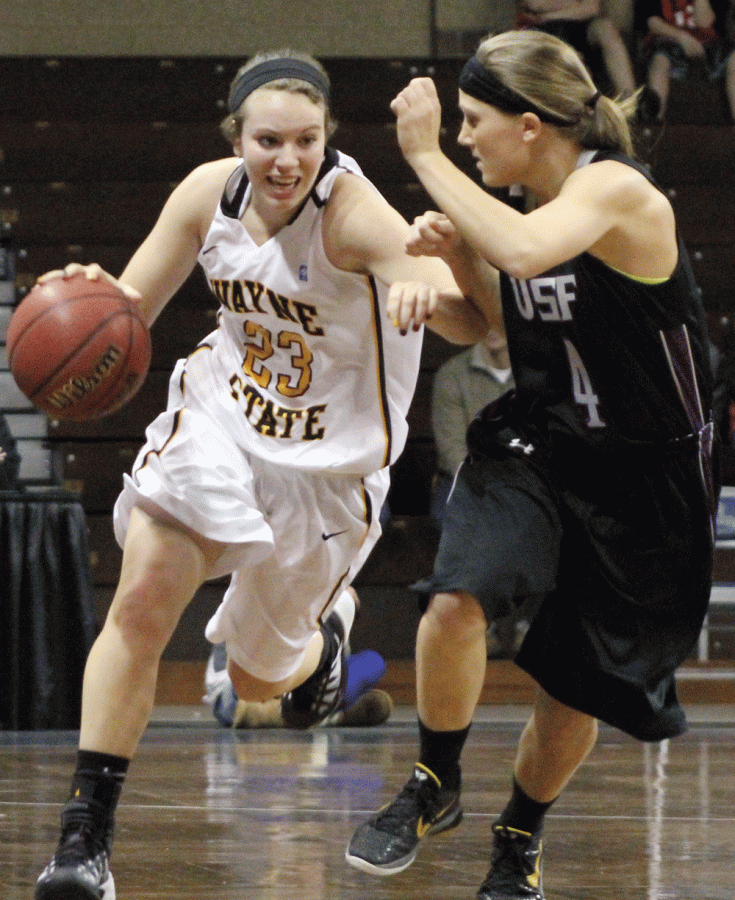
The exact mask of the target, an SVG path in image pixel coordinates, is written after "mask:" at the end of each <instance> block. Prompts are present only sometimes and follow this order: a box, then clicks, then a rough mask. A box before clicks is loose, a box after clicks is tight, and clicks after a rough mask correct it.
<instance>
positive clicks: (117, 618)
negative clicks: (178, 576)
mask: <svg viewBox="0 0 735 900" xmlns="http://www.w3.org/2000/svg"><path fill="white" fill-rule="evenodd" d="M173 590H174V587H173V585H171V584H169V583H167V581H166V580H165V579H163V580H161V579H158V578H155V577H153V578H145V579H142V580H140V581H138V582H136V583H135V584H133V585H128V586H126V587H124V588H118V593H117V594H116V596H115V599H114V601H113V605H112V607H111V610H110V614H109V616H108V624H109V625H110V626H112V627H115V628H117V629H118V631H119V632H120V634H121V636H122V639H123V641H124V643H125V644H126V646H127V647H128V648H129V650H130V652H131V653H133V654H134V655H140V656H156V655H160V654H161V653H162V652H163V649H164V648H165V647H166V644H168V642H169V640H170V639H171V636H172V634H173V633H174V630H175V628H176V625H177V624H178V621H179V618H180V616H181V611H182V610H183V608H184V606H185V605H186V604H185V603H184V602H182V603H172V602H171V598H172V591H173Z"/></svg>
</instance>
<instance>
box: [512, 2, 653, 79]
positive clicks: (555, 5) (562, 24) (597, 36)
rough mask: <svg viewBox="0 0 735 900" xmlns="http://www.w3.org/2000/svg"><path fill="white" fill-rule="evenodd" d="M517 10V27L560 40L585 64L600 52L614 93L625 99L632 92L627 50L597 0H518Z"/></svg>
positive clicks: (630, 67)
mask: <svg viewBox="0 0 735 900" xmlns="http://www.w3.org/2000/svg"><path fill="white" fill-rule="evenodd" d="M516 10H517V16H516V27H518V28H535V29H537V30H539V31H545V32H547V33H549V34H553V35H555V36H556V37H558V38H561V39H562V40H563V41H566V42H567V43H568V44H571V45H572V47H574V48H575V50H576V51H577V52H578V53H579V54H580V55H581V56H582V57H583V58H584V59H585V61H586V62H587V64H588V65H589V64H590V60H589V57H590V55H591V51H597V52H599V53H600V54H601V56H602V62H603V65H604V68H605V75H606V76H607V78H608V80H609V82H610V84H611V86H612V88H613V90H614V91H615V92H616V93H617V94H618V95H620V96H624V97H629V96H630V95H631V94H633V93H634V92H635V89H636V85H635V76H634V74H633V66H632V63H631V60H630V55H629V53H628V49H627V47H626V46H625V43H624V41H623V38H622V37H621V35H620V32H619V31H618V29H617V26H616V25H615V23H614V22H613V21H612V19H609V18H608V17H607V16H604V15H602V4H601V2H600V0H517V3H516ZM592 68H594V66H593V67H592Z"/></svg>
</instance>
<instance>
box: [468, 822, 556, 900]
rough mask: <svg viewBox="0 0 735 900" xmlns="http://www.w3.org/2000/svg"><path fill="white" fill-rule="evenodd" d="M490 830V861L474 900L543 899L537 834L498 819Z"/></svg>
mask: <svg viewBox="0 0 735 900" xmlns="http://www.w3.org/2000/svg"><path fill="white" fill-rule="evenodd" d="M492 831H493V855H492V862H491V865H490V871H489V872H488V873H487V877H486V878H485V880H484V881H483V883H482V885H481V887H480V890H479V891H478V892H477V900H544V895H543V893H542V891H541V852H542V849H543V842H542V840H541V833H540V832H536V833H535V834H529V833H528V832H527V831H519V830H518V829H516V828H509V827H508V826H507V825H501V824H500V823H498V822H496V823H495V824H494V825H493V826H492Z"/></svg>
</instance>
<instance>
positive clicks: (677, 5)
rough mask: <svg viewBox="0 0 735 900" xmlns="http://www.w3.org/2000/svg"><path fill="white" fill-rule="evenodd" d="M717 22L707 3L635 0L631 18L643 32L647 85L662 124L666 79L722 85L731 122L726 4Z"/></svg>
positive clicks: (733, 99)
mask: <svg viewBox="0 0 735 900" xmlns="http://www.w3.org/2000/svg"><path fill="white" fill-rule="evenodd" d="M722 12H723V15H722V17H721V18H722V22H721V23H720V22H718V18H717V16H716V14H715V10H714V8H713V6H712V4H711V3H710V0H639V4H638V6H637V7H636V16H637V19H638V22H639V27H641V25H642V26H643V29H644V30H645V35H644V40H643V50H644V54H645V60H646V70H647V80H648V86H649V87H650V88H651V89H652V90H654V91H655V92H656V94H657V95H658V97H659V101H660V111H659V115H658V118H659V120H660V121H663V118H664V114H665V111H666V105H667V102H668V99H669V87H670V82H671V79H676V80H683V79H685V78H697V77H698V78H704V79H706V80H707V81H720V80H724V83H725V90H726V92H727V99H728V103H729V106H730V115H731V116H732V118H733V120H734V121H735V53H733V46H732V43H731V42H729V41H728V40H726V38H725V33H726V29H727V27H728V23H732V4H730V5H729V9H728V10H727V15H726V14H725V13H726V11H725V10H723V11H722Z"/></svg>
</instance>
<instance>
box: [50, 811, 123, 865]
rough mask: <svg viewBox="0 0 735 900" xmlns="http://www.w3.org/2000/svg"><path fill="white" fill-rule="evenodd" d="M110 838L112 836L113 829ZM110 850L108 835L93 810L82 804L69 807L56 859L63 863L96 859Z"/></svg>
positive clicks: (65, 813)
mask: <svg viewBox="0 0 735 900" xmlns="http://www.w3.org/2000/svg"><path fill="white" fill-rule="evenodd" d="M108 830H109V831H110V838H111V834H112V832H111V829H108ZM107 852H108V836H107V834H106V833H105V830H104V829H100V826H99V823H98V822H97V820H96V819H95V816H94V815H93V813H92V811H91V810H89V809H85V808H84V807H82V806H80V807H77V808H74V809H68V810H66V811H65V812H64V814H63V815H62V826H61V836H60V838H59V846H58V849H57V851H56V854H55V856H56V860H57V861H58V862H59V863H60V864H61V865H66V864H69V863H72V864H75V863H79V862H83V861H85V860H88V859H94V858H95V857H96V856H98V855H99V854H100V853H107Z"/></svg>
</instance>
